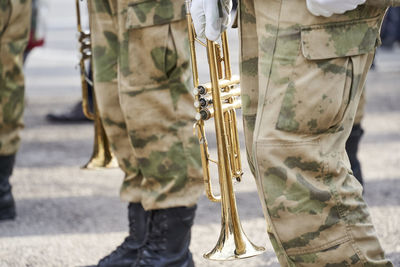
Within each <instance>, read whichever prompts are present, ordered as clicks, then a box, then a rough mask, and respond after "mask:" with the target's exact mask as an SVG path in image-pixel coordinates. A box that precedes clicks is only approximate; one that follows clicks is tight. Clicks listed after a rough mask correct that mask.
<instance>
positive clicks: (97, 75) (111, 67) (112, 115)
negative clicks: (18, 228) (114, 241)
mask: <svg viewBox="0 0 400 267" xmlns="http://www.w3.org/2000/svg"><path fill="white" fill-rule="evenodd" d="M89 4H90V6H89V9H90V19H91V21H90V22H91V41H92V53H93V74H94V75H93V76H94V77H93V81H94V90H95V96H96V101H97V104H98V107H99V110H100V115H101V119H102V122H103V125H104V128H105V131H106V133H107V137H108V139H109V142H110V145H111V148H112V150H113V152H114V154H115V156H116V158H117V159H118V163H119V166H120V167H121V169H122V170H123V171H124V172H125V179H124V182H123V187H124V188H125V190H127V191H129V192H130V195H131V198H130V199H129V200H128V201H129V202H130V203H129V205H128V220H129V235H128V237H127V238H126V239H125V240H124V242H123V243H122V244H121V245H120V246H119V247H118V248H117V249H116V250H115V251H113V252H112V253H110V254H109V255H108V256H106V257H104V258H103V259H101V260H100V262H99V263H98V266H100V267H111V266H121V267H123V266H127V267H129V266H131V265H132V263H133V262H135V261H136V259H137V255H138V248H139V247H140V246H141V245H142V243H143V241H144V237H145V235H146V225H147V218H148V214H147V213H146V211H145V210H144V209H143V207H142V205H141V204H140V201H141V198H142V193H141V192H142V191H141V189H140V184H141V182H142V175H141V174H140V172H139V170H138V168H137V166H136V165H137V163H136V156H135V150H134V149H133V147H132V145H131V142H130V138H129V135H128V131H127V127H126V123H125V117H124V116H123V114H122V110H121V106H120V101H119V95H118V51H119V41H118V33H117V30H118V28H117V23H116V21H117V17H116V9H117V6H115V5H117V1H108V0H91V1H89Z"/></svg>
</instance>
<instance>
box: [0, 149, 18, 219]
mask: <svg viewBox="0 0 400 267" xmlns="http://www.w3.org/2000/svg"><path fill="white" fill-rule="evenodd" d="M14 162H15V155H10V156H0V220H12V219H14V218H15V215H16V212H15V202H14V198H13V195H12V193H11V185H10V182H9V179H10V176H11V174H12V171H13V168H14Z"/></svg>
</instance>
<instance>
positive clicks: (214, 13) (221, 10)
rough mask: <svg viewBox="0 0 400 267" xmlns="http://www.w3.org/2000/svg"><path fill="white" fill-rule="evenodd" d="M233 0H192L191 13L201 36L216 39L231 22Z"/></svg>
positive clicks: (197, 31)
mask: <svg viewBox="0 0 400 267" xmlns="http://www.w3.org/2000/svg"><path fill="white" fill-rule="evenodd" d="M231 10H232V0H192V6H191V7H190V13H191V14H192V19H193V25H194V29H195V31H196V34H197V36H198V37H199V38H207V39H209V40H211V41H215V40H217V39H218V38H219V36H220V35H221V33H222V32H223V31H225V30H226V28H227V27H228V25H229V22H230V12H231Z"/></svg>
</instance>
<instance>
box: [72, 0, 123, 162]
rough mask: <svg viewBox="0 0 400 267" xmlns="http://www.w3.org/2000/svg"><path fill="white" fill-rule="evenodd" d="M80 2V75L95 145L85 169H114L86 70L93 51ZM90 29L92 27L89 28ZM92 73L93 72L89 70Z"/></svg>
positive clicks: (85, 107)
mask: <svg viewBox="0 0 400 267" xmlns="http://www.w3.org/2000/svg"><path fill="white" fill-rule="evenodd" d="M80 1H82V0H76V2H75V3H76V15H77V26H78V34H79V39H78V40H79V43H80V53H81V58H80V61H79V67H80V73H81V86H82V110H83V113H84V114H85V116H86V117H87V118H88V119H89V120H93V121H94V144H93V152H92V156H91V157H90V159H89V161H88V162H87V163H86V164H85V165H84V166H83V168H84V169H95V168H113V167H117V161H116V159H115V157H114V155H113V154H112V152H111V149H110V145H109V142H108V138H107V136H106V133H105V131H104V126H103V123H102V122H101V119H100V116H99V109H98V107H97V102H96V96H95V91H94V85H93V82H92V81H91V79H89V77H88V73H89V72H88V71H87V70H86V64H85V63H86V61H89V63H90V64H91V63H92V49H91V41H90V31H86V32H85V31H84V30H83V29H82V23H81V8H80V3H79V2H80ZM89 28H90V27H89ZM89 71H91V70H89ZM88 83H91V85H92V89H91V90H92V98H93V111H91V110H90V108H89V94H88V93H89V90H90V89H89V87H88Z"/></svg>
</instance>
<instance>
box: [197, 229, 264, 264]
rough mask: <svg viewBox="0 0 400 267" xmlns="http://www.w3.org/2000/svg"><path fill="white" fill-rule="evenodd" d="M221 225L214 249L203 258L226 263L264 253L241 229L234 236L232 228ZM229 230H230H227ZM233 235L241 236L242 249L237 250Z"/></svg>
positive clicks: (262, 248)
mask: <svg viewBox="0 0 400 267" xmlns="http://www.w3.org/2000/svg"><path fill="white" fill-rule="evenodd" d="M231 226H232V224H230V226H227V227H226V226H225V225H223V226H222V228H221V233H220V236H219V239H218V242H217V244H216V245H215V247H214V248H213V249H212V250H211V251H210V252H208V253H206V254H204V255H203V257H204V258H206V259H209V260H215V261H228V260H236V259H244V258H249V257H253V256H257V255H260V254H262V253H264V252H265V248H264V247H259V246H256V245H254V244H253V243H252V242H251V241H250V240H249V239H248V238H247V236H246V234H245V233H244V232H243V230H242V228H241V227H240V230H239V231H238V232H236V233H235V234H234V229H233V227H231ZM228 228H230V229H228ZM235 235H236V237H237V235H240V236H241V239H242V241H243V242H242V247H241V248H240V249H239V248H237V245H236V243H235Z"/></svg>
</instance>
